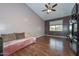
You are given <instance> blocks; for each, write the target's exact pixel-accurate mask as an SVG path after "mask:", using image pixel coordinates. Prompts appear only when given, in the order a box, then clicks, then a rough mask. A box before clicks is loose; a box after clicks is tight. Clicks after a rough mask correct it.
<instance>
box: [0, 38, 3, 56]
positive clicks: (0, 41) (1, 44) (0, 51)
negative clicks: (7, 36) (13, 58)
mask: <svg viewBox="0 0 79 59" xmlns="http://www.w3.org/2000/svg"><path fill="white" fill-rule="evenodd" d="M2 55H3V40H2V38H1V37H0V56H2Z"/></svg>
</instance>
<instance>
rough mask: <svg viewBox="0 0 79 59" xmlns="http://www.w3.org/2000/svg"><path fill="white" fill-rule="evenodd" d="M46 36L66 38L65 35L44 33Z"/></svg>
mask: <svg viewBox="0 0 79 59" xmlns="http://www.w3.org/2000/svg"><path fill="white" fill-rule="evenodd" d="M46 36H52V37H61V38H67V37H66V36H59V35H46Z"/></svg>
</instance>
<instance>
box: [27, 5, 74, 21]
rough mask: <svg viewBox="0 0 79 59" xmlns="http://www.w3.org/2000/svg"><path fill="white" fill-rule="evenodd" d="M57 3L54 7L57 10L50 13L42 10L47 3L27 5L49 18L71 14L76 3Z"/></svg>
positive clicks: (41, 15)
mask: <svg viewBox="0 0 79 59" xmlns="http://www.w3.org/2000/svg"><path fill="white" fill-rule="evenodd" d="M57 4H58V5H57V6H56V7H54V9H55V10H56V11H55V12H52V13H50V14H47V12H42V10H43V9H45V6H44V5H45V3H27V4H26V5H28V6H29V7H30V8H31V9H32V10H33V11H34V12H35V13H36V14H37V15H39V16H40V17H41V18H42V19H43V20H49V19H54V18H59V17H64V16H68V15H71V11H72V9H73V6H74V3H57ZM52 5H53V3H52Z"/></svg>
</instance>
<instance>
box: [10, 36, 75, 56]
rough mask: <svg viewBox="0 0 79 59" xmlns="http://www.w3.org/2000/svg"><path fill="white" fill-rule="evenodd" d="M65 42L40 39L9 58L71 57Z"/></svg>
mask: <svg viewBox="0 0 79 59" xmlns="http://www.w3.org/2000/svg"><path fill="white" fill-rule="evenodd" d="M73 55H74V54H73V53H72V51H71V50H70V49H69V47H68V44H67V41H66V40H65V39H62V38H55V37H40V38H38V39H37V42H36V43H34V44H31V45H29V46H27V47H25V48H23V49H21V50H19V51H17V52H15V53H13V54H11V56H73Z"/></svg>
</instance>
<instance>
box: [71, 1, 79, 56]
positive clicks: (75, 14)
mask: <svg viewBox="0 0 79 59" xmlns="http://www.w3.org/2000/svg"><path fill="white" fill-rule="evenodd" d="M71 14H72V16H71V19H75V20H76V21H77V23H76V24H77V25H76V26H77V28H76V31H74V29H75V28H73V35H75V36H77V38H76V40H77V42H76V55H77V56H79V4H78V3H76V4H75V5H74V8H73V10H72V13H71Z"/></svg>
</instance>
